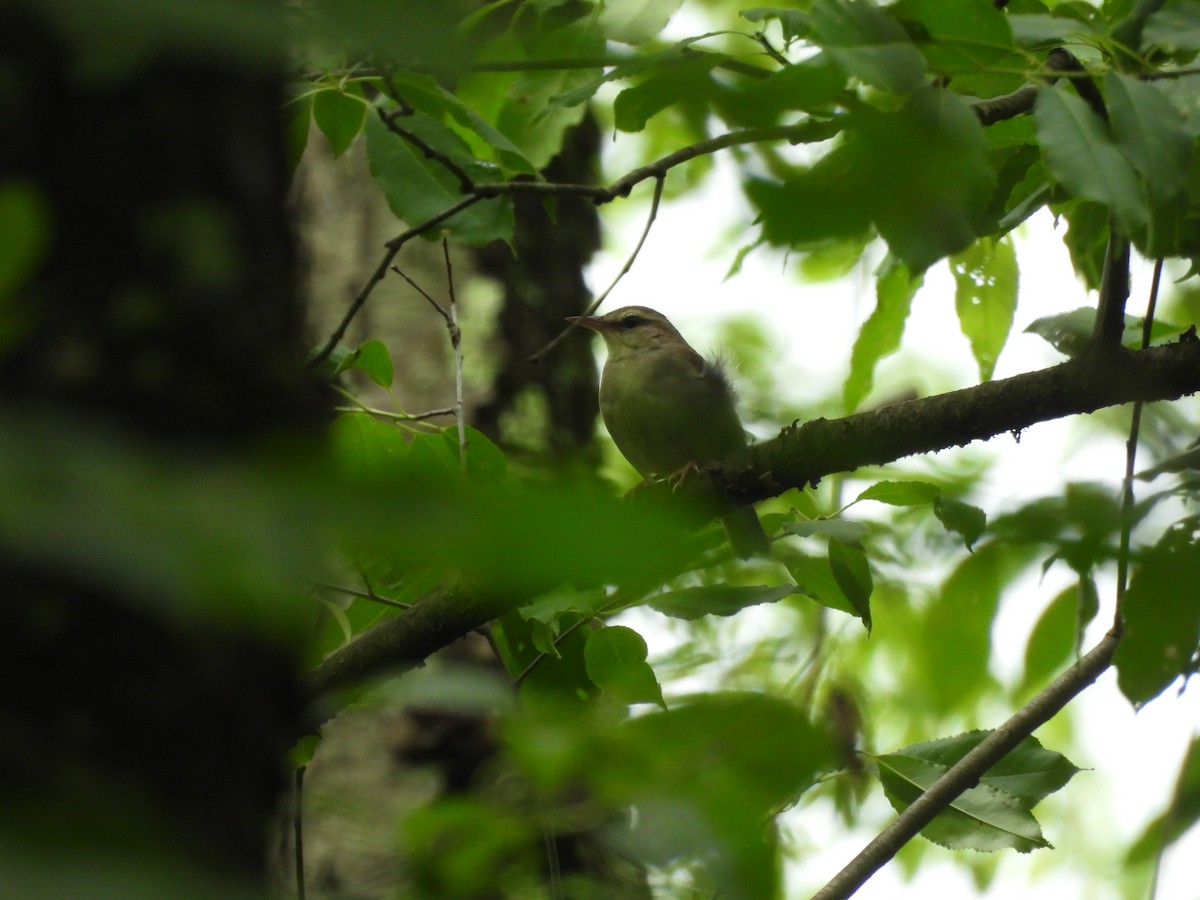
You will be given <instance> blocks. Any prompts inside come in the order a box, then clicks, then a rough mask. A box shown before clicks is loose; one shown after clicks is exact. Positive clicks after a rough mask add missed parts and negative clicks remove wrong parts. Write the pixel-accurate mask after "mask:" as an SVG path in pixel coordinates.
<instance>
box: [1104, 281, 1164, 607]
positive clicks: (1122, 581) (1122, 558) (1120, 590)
mask: <svg viewBox="0 0 1200 900" xmlns="http://www.w3.org/2000/svg"><path fill="white" fill-rule="evenodd" d="M1162 267H1163V261H1162V260H1161V259H1159V260H1157V261H1156V262H1155V263H1154V278H1153V279H1152V280H1151V282H1150V299H1149V300H1147V301H1146V317H1145V319H1143V320H1142V349H1143V350H1145V349H1146V348H1147V347H1149V346H1150V334H1151V332H1152V331H1153V329H1154V312H1155V309H1156V307H1157V306H1158V287H1159V284H1160V283H1161V281H1162ZM1142 406H1143V404H1142V401H1140V400H1138V401H1136V402H1135V403H1134V404H1133V415H1132V416H1131V417H1130V422H1129V439H1128V440H1127V441H1126V442H1125V485H1124V489H1123V490H1122V492H1121V544H1120V549H1119V551H1118V552H1117V611H1116V616H1115V618H1114V621H1113V628H1114V629H1116V630H1120V628H1121V627H1122V623H1123V622H1124V620H1125V617H1124V611H1125V591H1126V589H1127V588H1128V586H1129V585H1128V581H1129V542H1130V536H1131V532H1132V531H1133V505H1134V496H1133V479H1134V474H1133V472H1134V469H1135V468H1136V466H1137V445H1138V432H1139V431H1140V430H1141V425H1142Z"/></svg>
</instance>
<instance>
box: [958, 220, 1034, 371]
mask: <svg viewBox="0 0 1200 900" xmlns="http://www.w3.org/2000/svg"><path fill="white" fill-rule="evenodd" d="M950 271H951V272H953V273H954V283H955V292H954V308H955V311H956V312H957V313H958V324H959V326H960V327H961V328H962V331H963V334H965V335H966V336H967V339H968V340H969V341H970V342H971V352H972V353H973V354H974V356H975V362H976V364H977V365H978V366H979V378H980V380H981V381H991V378H992V373H993V372H995V370H996V359H997V357H999V355H1000V351H1001V350H1003V349H1004V344H1005V343H1006V342H1007V341H1008V333H1009V331H1010V330H1011V328H1012V322H1013V315H1014V314H1015V313H1016V309H1017V280H1018V279H1017V253H1016V250H1014V249H1013V246H1012V244H1010V243H1009V242H1008V241H1006V240H1003V239H1000V240H995V239H993V238H986V237H985V238H980V239H979V240H977V241H976V242H975V243H974V244H972V245H971V246H970V247H968V248H967V249H966V250H964V251H963V252H962V253H958V254H956V255H955V256H953V257H951V258H950Z"/></svg>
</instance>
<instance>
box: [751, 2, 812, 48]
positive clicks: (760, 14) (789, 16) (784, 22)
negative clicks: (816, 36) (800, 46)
mask: <svg viewBox="0 0 1200 900" xmlns="http://www.w3.org/2000/svg"><path fill="white" fill-rule="evenodd" d="M738 15H740V16H741V17H742V18H743V19H747V20H748V21H751V22H767V21H769V20H771V19H775V20H776V21H778V22H779V27H780V28H782V29H783V39H784V40H785V41H792V40H795V39H796V38H798V37H804V36H805V35H806V34H808V13H807V12H804V11H802V10H799V9H784V8H782V7H778V6H756V7H754V8H753V9H743V10H742V11H741V12H739V13H738Z"/></svg>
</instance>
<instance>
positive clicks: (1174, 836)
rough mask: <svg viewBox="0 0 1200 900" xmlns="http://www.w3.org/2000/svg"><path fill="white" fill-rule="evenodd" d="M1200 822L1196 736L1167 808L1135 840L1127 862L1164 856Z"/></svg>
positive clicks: (1199, 760)
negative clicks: (1172, 845) (1169, 848)
mask: <svg viewBox="0 0 1200 900" xmlns="http://www.w3.org/2000/svg"><path fill="white" fill-rule="evenodd" d="M1197 821H1200V736H1193V737H1192V740H1191V743H1190V744H1188V748H1187V751H1186V753H1185V754H1184V758H1183V762H1182V763H1181V764H1180V766H1179V775H1178V777H1177V778H1176V779H1175V789H1174V790H1173V791H1172V792H1171V799H1170V801H1169V802H1168V805H1167V809H1166V811H1165V812H1163V813H1162V814H1161V815H1159V816H1156V817H1155V818H1154V819H1153V820H1152V821H1151V822H1150V823H1149V824H1148V825H1147V826H1146V828H1145V830H1143V831H1142V834H1141V836H1140V837H1139V838H1138V839H1137V840H1136V841H1134V843H1133V846H1132V847H1130V849H1129V854H1128V855H1127V856H1126V857H1125V861H1126V864H1127V865H1138V864H1142V863H1148V862H1152V861H1154V860H1156V859H1159V858H1161V857H1162V854H1163V853H1164V852H1165V851H1166V849H1167V848H1168V847H1170V846H1171V844H1173V843H1175V842H1176V841H1177V840H1179V839H1180V838H1181V837H1183V836H1184V834H1186V833H1187V832H1188V830H1189V829H1191V828H1192V827H1194V826H1195V825H1196V823H1197Z"/></svg>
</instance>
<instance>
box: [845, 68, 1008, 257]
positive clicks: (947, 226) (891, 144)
mask: <svg viewBox="0 0 1200 900" xmlns="http://www.w3.org/2000/svg"><path fill="white" fill-rule="evenodd" d="M846 134H847V146H848V148H850V152H851V156H852V159H853V163H852V165H851V171H852V172H853V176H852V177H853V178H854V179H855V184H857V185H858V191H859V194H858V196H857V198H856V200H857V202H858V203H860V204H862V205H864V206H866V208H867V209H869V210H870V215H871V218H872V219H873V220H874V221H875V224H876V226H877V227H878V228H879V233H880V234H881V235H882V236H883V238H884V240H886V241H887V243H888V247H889V249H891V251H892V253H894V254H895V255H896V256H897V257H898V258H899V259H900V260H902V261H903V262H904V263H905V264H906V265H907V266H908V269H909V271H910V272H916V273H919V272H924V271H925V269H926V268H928V267H929V266H930V265H932V264H933V263H934V262H936V261H937V260H939V259H941V258H942V257H944V256H947V255H949V254H951V253H956V252H958V251H960V250H962V249H964V248H965V247H967V246H969V245H970V244H971V242H972V241H974V239H975V237H976V235H977V234H978V227H979V226H980V225H981V223H982V219H983V213H984V211H985V209H986V208H987V205H988V202H989V201H990V199H991V194H992V189H993V187H994V185H995V180H996V175H995V172H994V171H993V169H992V167H991V164H990V162H989V160H988V157H987V145H986V143H985V142H984V139H983V129H982V127H981V126H980V124H979V120H978V118H976V116H975V114H974V113H973V112H971V110H970V108H969V107H968V106H967V105H966V103H964V102H963V101H962V100H960V99H959V98H957V97H956V96H955V95H954V94H952V93H950V92H949V91H945V90H939V89H937V88H922V89H920V90H917V91H915V92H914V93H913V94H912V95H911V96H910V97H909V98H908V100H907V101H906V102H905V104H904V106H903V107H901V108H900V109H898V110H895V111H890V112H881V111H879V110H876V109H872V108H870V107H860V108H859V109H857V110H856V111H855V112H853V113H851V114H850V117H849V120H848V122H847V131H846Z"/></svg>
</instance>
